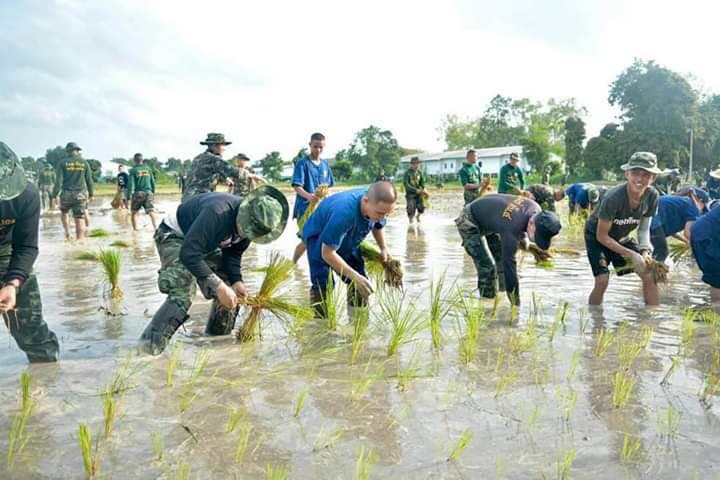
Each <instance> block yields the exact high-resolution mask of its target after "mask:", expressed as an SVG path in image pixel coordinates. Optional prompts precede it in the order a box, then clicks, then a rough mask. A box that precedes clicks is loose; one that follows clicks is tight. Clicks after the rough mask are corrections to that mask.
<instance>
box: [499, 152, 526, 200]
mask: <svg viewBox="0 0 720 480" xmlns="http://www.w3.org/2000/svg"><path fill="white" fill-rule="evenodd" d="M523 190H525V172H523V170H522V168H520V156H519V155H518V154H517V153H515V152H513V153H511V154H510V161H509V162H508V163H506V164H505V165H503V166H502V167H501V168H500V177H499V179H498V193H510V194H518V193H519V192H522V191H523Z"/></svg>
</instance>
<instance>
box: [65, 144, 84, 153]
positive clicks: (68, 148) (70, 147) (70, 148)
mask: <svg viewBox="0 0 720 480" xmlns="http://www.w3.org/2000/svg"><path fill="white" fill-rule="evenodd" d="M73 150H82V148H80V145H78V144H77V143H75V142H69V143H68V144H67V145H65V151H66V152H72V151H73Z"/></svg>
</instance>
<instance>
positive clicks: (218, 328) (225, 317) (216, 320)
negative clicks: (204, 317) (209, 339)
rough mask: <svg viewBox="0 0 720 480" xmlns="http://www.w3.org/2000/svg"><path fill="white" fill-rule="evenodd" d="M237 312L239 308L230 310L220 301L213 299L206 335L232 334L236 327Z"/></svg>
mask: <svg viewBox="0 0 720 480" xmlns="http://www.w3.org/2000/svg"><path fill="white" fill-rule="evenodd" d="M237 312H238V309H237V308H233V309H232V310H228V309H227V308H225V307H223V306H222V305H220V302H218V301H217V300H213V302H212V306H211V307H210V313H209V314H208V321H207V326H206V327H205V335H230V333H232V330H233V328H235V319H236V318H237Z"/></svg>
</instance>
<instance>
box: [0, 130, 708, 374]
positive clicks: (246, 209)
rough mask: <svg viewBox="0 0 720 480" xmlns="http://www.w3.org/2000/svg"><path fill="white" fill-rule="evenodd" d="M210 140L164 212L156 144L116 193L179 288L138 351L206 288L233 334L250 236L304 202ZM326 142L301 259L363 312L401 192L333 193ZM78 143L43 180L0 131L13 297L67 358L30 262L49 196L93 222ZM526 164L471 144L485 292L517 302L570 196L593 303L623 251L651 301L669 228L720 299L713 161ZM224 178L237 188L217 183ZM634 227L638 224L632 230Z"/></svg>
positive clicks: (315, 146)
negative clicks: (370, 256)
mask: <svg viewBox="0 0 720 480" xmlns="http://www.w3.org/2000/svg"><path fill="white" fill-rule="evenodd" d="M200 144H201V145H203V146H204V147H205V150H204V151H203V152H202V153H200V154H199V155H198V156H196V157H195V158H194V159H193V161H192V164H191V167H190V171H189V172H188V174H187V176H186V177H185V178H184V179H183V182H182V200H181V203H180V205H179V206H178V208H177V209H173V210H172V211H170V212H167V214H166V215H165V216H164V217H163V218H162V219H160V218H158V216H157V215H156V213H155V207H154V194H155V190H156V183H155V178H154V175H153V172H152V169H151V168H149V167H148V166H147V165H145V164H144V159H143V155H142V154H140V153H137V154H135V155H134V156H133V163H134V165H133V166H132V168H130V169H129V171H128V170H127V169H126V168H125V167H124V166H120V167H119V173H118V176H117V194H116V198H115V199H114V204H115V206H116V207H117V208H121V209H128V208H129V209H130V211H131V214H132V225H133V228H134V229H137V227H138V225H137V214H138V213H139V212H140V210H145V212H146V213H147V214H148V215H149V217H150V218H151V221H152V225H153V229H154V240H155V244H156V247H157V251H158V254H159V256H160V264H161V268H160V270H159V272H158V287H159V290H160V292H161V293H163V294H165V295H166V299H165V301H164V302H163V304H162V305H161V306H160V308H159V309H158V310H157V311H156V312H155V314H154V315H153V318H152V319H151V321H150V322H149V323H148V324H147V326H146V328H145V329H144V331H143V333H142V335H141V338H140V342H139V346H140V350H141V351H143V352H146V353H149V354H153V355H157V354H159V353H161V352H162V351H163V350H164V349H165V347H166V346H167V344H168V342H169V341H170V339H171V338H172V336H173V335H174V333H175V332H176V331H177V329H178V328H179V327H180V326H181V325H182V324H183V323H184V322H185V321H186V320H187V319H188V318H189V309H190V307H191V305H192V302H193V298H194V295H195V292H196V290H197V287H199V288H200V292H201V293H202V294H203V296H204V297H205V298H207V299H209V300H212V306H211V308H210V314H209V317H208V321H207V325H206V334H208V335H226V334H229V333H230V332H231V331H232V329H233V328H234V324H235V317H236V315H237V308H238V307H239V306H240V305H242V304H243V303H245V302H246V301H247V300H248V298H249V295H250V292H249V291H248V289H247V287H246V286H245V284H244V282H243V273H242V256H243V253H244V252H245V251H246V250H247V248H248V247H249V246H250V244H251V243H252V242H255V243H269V242H272V241H274V240H276V239H277V238H279V237H280V235H281V234H282V233H283V231H284V230H285V228H286V226H287V224H288V222H289V219H290V217H291V212H290V206H289V203H288V201H287V199H286V197H285V195H284V194H283V193H282V192H281V191H279V190H278V189H276V188H275V187H273V186H271V185H267V184H265V182H264V180H263V179H262V178H261V177H260V176H257V175H255V174H254V173H252V172H251V171H250V170H249V168H248V166H247V162H248V161H249V159H248V157H247V156H245V155H243V154H239V155H236V156H235V157H233V158H232V159H231V161H226V160H225V159H224V158H223V155H224V153H225V149H226V147H227V146H228V145H230V144H231V142H230V141H229V140H227V139H226V138H225V136H224V135H223V134H221V133H209V134H208V135H207V137H206V139H205V140H203V141H201V142H200ZM324 147H325V137H324V135H322V134H321V133H313V134H312V135H311V137H310V142H309V152H308V153H307V154H305V155H304V156H303V157H302V158H300V159H299V160H298V161H297V162H296V163H295V166H294V172H293V176H292V181H291V184H292V188H293V190H294V191H295V194H296V197H295V205H294V207H293V209H292V218H293V219H295V220H296V221H297V222H298V229H297V237H298V243H297V245H296V248H295V250H294V255H293V259H294V261H295V262H296V263H297V262H298V261H299V260H300V258H301V257H302V256H303V255H305V254H306V253H307V257H308V265H309V269H310V282H311V286H310V301H311V303H312V304H313V306H314V307H315V311H316V313H317V315H319V316H323V315H325V314H326V312H325V311H324V308H323V305H324V302H323V300H324V299H325V298H326V296H327V294H328V287H329V284H330V282H332V281H333V278H334V277H335V276H336V275H337V276H339V278H340V279H341V280H342V281H344V282H345V283H347V284H348V298H347V304H348V309H349V312H350V313H351V315H350V317H351V318H353V315H354V312H356V311H357V310H358V309H362V308H365V307H367V305H368V300H369V298H370V296H371V295H372V293H373V284H372V282H370V281H369V279H368V275H367V273H366V270H365V264H364V260H363V256H362V254H361V252H360V243H361V242H362V241H363V240H364V239H365V238H366V237H367V235H368V234H370V233H372V236H373V238H374V239H375V241H376V243H377V245H378V247H379V250H380V257H381V259H383V260H387V259H388V258H389V249H388V246H387V244H386V241H385V236H384V233H383V232H384V230H383V229H384V227H385V225H386V223H387V219H388V217H389V216H390V215H391V213H392V212H393V211H394V209H395V206H396V203H397V200H398V193H397V191H396V189H395V186H394V185H393V183H392V182H391V181H390V180H389V179H387V178H385V177H382V178H380V179H378V181H376V182H374V183H373V184H371V185H370V186H368V187H362V188H354V189H350V190H345V191H340V192H336V193H333V194H332V195H330V196H329V197H327V198H326V199H324V200H323V197H324V196H325V194H321V192H326V191H327V189H329V188H332V187H333V186H334V185H335V180H334V177H333V174H332V169H331V166H330V164H329V163H328V162H327V161H326V160H325V159H323V158H321V156H322V152H323V150H324ZM80 152H81V148H80V147H79V146H78V145H77V144H75V143H73V142H70V143H68V145H67V147H66V153H67V156H66V158H65V159H64V160H63V161H62V162H60V164H59V165H58V166H57V168H55V169H52V171H50V170H51V169H43V170H42V171H41V172H40V175H39V177H38V187H39V190H38V188H36V187H35V186H34V185H33V184H32V183H31V182H28V181H27V178H26V176H25V173H24V172H23V169H22V164H21V162H20V160H19V159H18V157H17V156H16V155H15V153H14V152H13V151H12V150H11V149H10V148H9V147H8V146H7V145H5V144H4V143H2V142H0V215H2V217H1V218H0V278H1V281H2V283H1V284H0V312H2V313H3V316H4V317H5V320H6V324H7V325H8V327H9V328H10V331H11V333H12V335H13V337H14V338H15V339H16V341H17V343H18V345H19V346H20V348H21V349H22V350H23V351H25V353H26V354H27V356H28V359H29V360H30V361H31V362H34V361H55V360H57V356H58V351H59V344H58V341H57V337H56V336H55V334H54V333H53V332H52V331H51V330H50V329H49V328H48V326H47V324H46V323H45V322H44V320H43V317H42V305H41V302H40V290H39V287H38V284H37V279H36V278H35V276H34V275H33V273H32V266H33V264H34V262H35V259H36V257H37V255H38V224H39V216H40V210H41V207H42V208H51V207H52V202H53V200H54V199H56V198H58V197H59V207H60V211H61V214H62V219H63V220H62V221H63V227H64V229H65V235H66V238H68V239H70V238H71V232H70V225H69V218H68V217H69V215H70V214H72V216H73V218H74V220H75V233H76V238H77V239H82V238H83V237H84V236H85V231H86V229H87V226H88V217H87V203H88V201H90V200H92V198H93V195H94V185H93V181H92V176H91V172H90V167H89V165H88V163H87V162H86V161H85V160H84V159H83V158H82V156H81V154H80ZM519 163H520V157H519V155H517V154H515V153H513V154H512V155H511V156H510V158H509V161H508V162H507V163H506V164H505V165H503V166H502V167H501V168H500V170H499V172H497V177H498V182H497V192H496V193H494V192H492V183H491V179H490V176H489V175H483V173H482V171H481V166H482V165H481V164H478V159H477V152H476V151H474V150H469V151H468V152H467V154H466V157H465V163H464V164H463V166H462V169H461V170H460V171H459V172H458V176H459V178H460V182H461V184H462V187H463V190H462V194H463V200H464V206H463V208H462V210H461V212H460V214H459V216H458V217H457V218H456V219H455V224H456V226H457V229H458V233H459V235H460V239H461V241H462V246H463V247H464V249H465V251H466V252H467V253H468V255H469V256H470V257H471V258H472V260H473V263H474V265H475V268H476V271H477V288H478V291H479V294H480V295H481V296H482V297H483V298H495V297H496V296H497V295H498V292H503V291H504V292H506V294H507V296H508V298H509V299H510V302H511V303H512V304H514V305H517V304H519V302H520V286H519V281H518V274H517V261H516V253H517V250H518V249H524V250H528V251H530V252H532V253H533V254H534V255H535V256H536V258H539V259H547V258H549V257H550V256H551V255H552V249H551V243H552V240H553V238H554V237H555V236H557V235H558V233H559V232H560V230H561V228H562V225H561V222H560V218H559V217H558V215H557V208H556V202H559V201H561V200H563V199H564V198H565V197H566V196H567V198H568V202H569V211H570V214H571V215H577V216H581V215H583V214H585V215H586V216H587V220H586V222H585V228H584V239H585V247H586V251H587V257H588V260H589V263H590V267H591V271H592V273H593V276H594V279H595V280H594V287H593V290H592V292H591V294H590V297H589V303H590V304H601V303H602V301H603V297H604V293H605V291H606V289H607V286H608V283H609V273H610V271H609V266H610V265H611V264H612V265H613V266H614V267H615V270H616V271H617V272H618V274H619V275H620V274H627V273H630V272H632V271H634V272H635V273H637V274H638V275H639V276H640V278H641V279H642V283H643V294H644V299H645V302H646V303H647V304H657V303H658V291H657V285H655V282H654V280H653V277H652V276H651V275H650V274H649V273H648V271H647V268H646V266H647V258H648V257H649V256H651V255H654V256H655V258H657V259H658V260H660V261H664V260H665V258H666V257H667V241H666V238H667V237H668V236H676V235H681V238H683V239H684V241H687V242H689V243H690V245H691V246H692V251H693V254H694V256H695V259H696V261H697V264H698V266H699V267H700V269H701V271H702V272H703V277H702V278H703V281H704V282H705V283H707V284H709V285H710V287H711V297H712V298H713V299H714V300H715V299H720V208H715V209H713V208H712V205H713V199H717V198H718V197H720V170H717V171H714V172H712V173H711V179H712V180H711V181H708V185H707V191H703V190H700V189H699V188H695V187H688V188H684V189H680V190H679V191H677V192H676V191H675V190H677V189H678V186H679V185H678V184H677V183H676V182H675V180H673V179H672V178H670V181H668V182H666V183H665V187H664V188H666V191H663V192H658V190H656V189H655V188H653V182H654V181H655V180H656V179H657V176H658V175H659V174H661V173H663V172H661V171H660V170H659V169H658V168H657V159H656V157H655V155H654V154H652V153H649V152H637V153H635V154H633V155H632V156H631V158H629V159H628V161H627V163H626V164H624V165H623V166H622V170H623V172H624V176H625V182H623V183H621V184H619V185H617V186H615V187H612V188H610V189H608V190H606V189H604V188H601V187H596V186H594V185H592V184H587V183H583V184H580V183H578V184H573V185H570V186H568V187H567V188H563V189H557V190H556V189H553V188H551V187H550V186H549V185H546V184H538V185H527V178H526V174H525V172H524V171H523V169H522V168H521V167H520V165H519ZM46 170H47V171H46ZM547 176H548V175H546V177H547ZM678 176H679V175H678ZM223 184H224V185H228V191H226V192H219V191H217V189H218V187H219V186H220V185H223ZM51 185H52V188H50V186H51ZM403 187H404V191H405V197H406V212H407V216H408V219H409V222H410V223H411V224H413V223H415V222H419V221H420V218H421V216H422V214H423V213H424V212H425V209H426V207H427V205H428V199H429V197H430V194H429V192H428V190H427V187H426V179H425V175H424V173H423V172H422V170H421V169H420V161H419V158H418V157H415V158H412V160H411V162H410V166H409V168H408V170H407V171H406V172H405V173H404V175H403ZM41 193H42V196H41ZM41 197H42V198H41ZM715 204H717V202H715ZM580 218H582V217H580ZM632 233H636V234H637V235H636V237H637V238H636V239H631V238H630V235H631V234H632Z"/></svg>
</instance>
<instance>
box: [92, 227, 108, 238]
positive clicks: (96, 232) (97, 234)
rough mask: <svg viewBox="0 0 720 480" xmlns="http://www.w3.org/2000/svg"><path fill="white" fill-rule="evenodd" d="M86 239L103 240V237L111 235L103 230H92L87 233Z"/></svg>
mask: <svg viewBox="0 0 720 480" xmlns="http://www.w3.org/2000/svg"><path fill="white" fill-rule="evenodd" d="M87 235H88V237H90V238H103V237H109V236H110V235H111V233H110V231H109V230H105V229H104V228H93V229H92V230H90V231H89V232H88V234H87Z"/></svg>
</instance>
